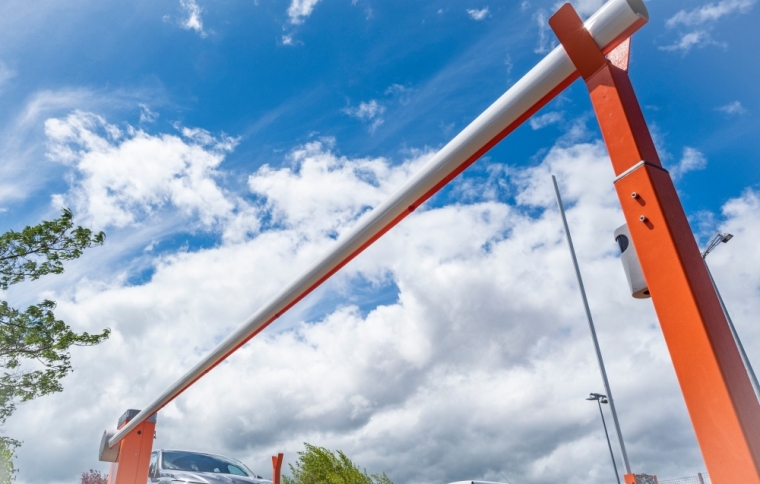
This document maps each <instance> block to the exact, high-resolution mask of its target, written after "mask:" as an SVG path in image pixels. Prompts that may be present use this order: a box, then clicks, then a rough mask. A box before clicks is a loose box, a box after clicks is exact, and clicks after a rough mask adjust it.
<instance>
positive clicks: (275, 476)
mask: <svg viewBox="0 0 760 484" xmlns="http://www.w3.org/2000/svg"><path fill="white" fill-rule="evenodd" d="M282 458H283V455H282V453H279V454H277V455H276V456H274V455H273V456H272V484H280V472H281V471H282Z"/></svg>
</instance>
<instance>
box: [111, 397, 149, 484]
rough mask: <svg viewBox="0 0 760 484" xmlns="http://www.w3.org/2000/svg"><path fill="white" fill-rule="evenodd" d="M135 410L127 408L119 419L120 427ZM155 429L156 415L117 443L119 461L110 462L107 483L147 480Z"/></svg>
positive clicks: (136, 483) (143, 482)
mask: <svg viewBox="0 0 760 484" xmlns="http://www.w3.org/2000/svg"><path fill="white" fill-rule="evenodd" d="M135 415H137V410H128V411H127V412H126V413H125V414H124V415H122V417H121V418H120V419H119V427H118V428H122V427H123V426H124V425H126V424H127V422H129V421H130V420H131V419H132V417H134V416H135ZM155 430H156V416H155V415H154V416H153V417H151V418H149V419H148V420H146V421H145V422H143V423H142V424H140V425H138V426H137V428H135V430H133V431H132V432H130V433H129V435H127V437H125V438H124V440H122V441H121V442H120V443H119V445H120V449H119V461H118V462H114V463H112V464H111V470H110V471H109V472H108V484H145V483H146V482H148V467H149V466H150V453H151V452H152V451H153V434H154V433H155Z"/></svg>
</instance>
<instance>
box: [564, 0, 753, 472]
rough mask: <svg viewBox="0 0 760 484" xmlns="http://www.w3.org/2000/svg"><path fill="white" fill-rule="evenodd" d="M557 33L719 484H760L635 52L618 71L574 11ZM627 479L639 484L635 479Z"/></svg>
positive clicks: (745, 409) (719, 318)
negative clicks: (587, 101)
mask: <svg viewBox="0 0 760 484" xmlns="http://www.w3.org/2000/svg"><path fill="white" fill-rule="evenodd" d="M549 25H551V27H552V29H553V30H554V32H555V34H556V35H557V37H558V38H559V41H560V42H561V43H562V45H563V46H564V48H565V51H566V52H567V54H568V55H569V57H570V59H572V61H573V63H574V64H575V66H576V68H577V69H578V72H579V73H580V74H581V77H583V79H584V80H585V81H586V86H587V87H588V90H589V93H590V95H591V101H592V104H593V106H594V111H595V112H596V116H597V119H598V121H599V126H600V127H601V131H602V136H603V138H604V142H605V144H606V145H607V150H608V152H609V155H610V159H611V161H612V166H613V169H614V171H615V175H616V176H617V179H616V180H615V189H616V190H617V193H618V197H619V198H620V202H621V205H622V208H623V213H624V214H625V219H626V222H627V224H628V227H629V229H630V232H631V238H632V240H633V245H634V246H635V247H636V252H637V253H638V255H639V259H640V262H641V268H642V270H643V273H644V277H645V279H646V282H647V285H648V287H649V291H650V293H651V296H652V302H653V304H654V308H655V311H656V312H657V317H658V319H659V320H660V326H661V327H662V332H663V335H664V336H665V342H666V343H667V345H668V350H669V352H670V356H671V359H672V360H673V366H674V368H675V371H676V375H677V376H678V382H679V384H680V386H681V391H682V392H683V396H684V400H685V401H686V407H687V408H688V410H689V415H690V417H691V421H692V425H693V426H694V431H695V433H696V436H697V440H698V442H699V446H700V449H701V450H702V456H703V457H704V460H705V464H706V465H707V469H708V471H709V472H710V478H711V479H712V481H713V482H714V483H716V484H734V483H739V482H741V483H742V484H751V483H760V404H758V400H757V397H756V396H755V393H754V390H753V389H752V385H751V383H750V380H749V377H748V375H747V371H746V370H745V368H744V364H743V362H742V360H741V357H740V355H739V351H738V349H737V347H736V342H735V341H734V338H733V336H732V335H731V331H730V329H729V327H728V323H727V321H726V318H725V315H724V314H723V311H722V309H721V306H720V303H719V302H718V297H717V295H716V293H715V289H714V288H713V286H712V284H711V283H710V277H709V275H708V274H707V269H706V268H705V264H704V262H703V261H702V257H701V255H700V252H699V248H698V247H697V244H696V241H695V240H694V235H693V233H692V231H691V228H690V227H689V222H688V220H687V218H686V214H685V213H684V210H683V207H682V206H681V202H680V200H679V198H678V194H677V193H676V189H675V187H674V185H673V181H672V180H671V178H670V175H669V174H668V172H667V171H665V170H664V169H663V168H662V165H661V164H660V159H659V157H658V156H657V151H656V150H655V146H654V142H653V141H652V137H651V135H650V133H649V130H648V128H647V125H646V121H645V120H644V115H643V114H642V112H641V108H640V106H639V103H638V100H637V99H636V95H635V93H634V91H633V86H632V85H631V81H630V79H629V77H628V71H627V70H628V69H627V67H628V61H627V59H628V55H627V52H622V55H616V54H621V52H620V51H618V52H617V53H616V52H614V51H613V52H612V53H611V54H610V58H611V60H612V62H610V61H608V60H607V59H606V58H605V57H604V55H603V54H602V52H601V50H600V49H599V47H598V46H597V44H596V42H595V41H594V39H593V38H592V37H591V35H590V34H589V33H588V31H586V29H585V28H584V26H583V22H582V21H581V19H580V18H579V17H578V14H577V13H576V12H575V10H574V9H573V7H572V6H571V5H570V4H565V5H563V6H562V7H561V8H560V9H559V10H558V11H557V12H556V13H555V14H554V15H553V16H552V18H551V19H550V20H549ZM619 48H622V49H627V48H628V47H627V43H624V44H621V47H619ZM616 57H617V58H616ZM625 478H626V483H630V482H635V476H633V475H631V474H629V475H626V476H625ZM632 479H633V480H632Z"/></svg>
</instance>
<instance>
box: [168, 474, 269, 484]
mask: <svg viewBox="0 0 760 484" xmlns="http://www.w3.org/2000/svg"><path fill="white" fill-rule="evenodd" d="M171 478H172V479H174V480H177V481H188V482H191V483H193V484H195V483H198V484H272V481H270V480H268V479H258V478H256V477H245V476H236V475H234V474H216V473H211V472H187V471H171Z"/></svg>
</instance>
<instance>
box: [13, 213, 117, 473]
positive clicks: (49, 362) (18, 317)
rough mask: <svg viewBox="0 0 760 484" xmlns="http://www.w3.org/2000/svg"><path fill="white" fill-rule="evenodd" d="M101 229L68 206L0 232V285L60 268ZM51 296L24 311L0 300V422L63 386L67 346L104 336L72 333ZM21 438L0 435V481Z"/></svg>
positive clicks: (99, 236) (97, 240)
mask: <svg viewBox="0 0 760 484" xmlns="http://www.w3.org/2000/svg"><path fill="white" fill-rule="evenodd" d="M104 240H105V234H103V232H99V233H93V232H92V231H91V230H90V229H86V228H83V227H74V222H73V216H72V214H71V211H70V210H68V209H66V210H63V213H62V214H61V216H60V217H59V218H57V219H55V220H52V221H45V222H42V223H41V224H39V225H35V226H33V227H26V228H24V230H22V231H21V232H15V231H12V230H11V231H9V232H6V233H4V234H2V235H0V289H2V290H5V289H8V286H10V285H11V284H16V283H19V282H22V281H24V280H27V279H29V280H32V281H34V280H37V279H39V278H40V277H42V276H44V275H47V274H60V273H62V272H63V262H64V261H67V260H72V259H76V258H78V257H79V256H80V255H82V252H83V251H84V250H85V249H87V248H90V247H94V246H97V245H102V244H103V241H104ZM53 309H55V302H53V301H49V300H44V301H42V302H41V303H39V304H36V305H33V306H29V307H28V308H27V309H26V310H25V311H19V310H18V309H15V308H13V307H11V306H10V305H9V304H8V303H7V302H6V301H0V371H1V372H2V374H1V375H0V426H2V425H3V424H4V423H5V421H6V420H7V419H8V417H10V416H11V414H13V412H14V411H15V410H16V406H17V405H19V404H21V403H24V402H28V401H29V400H32V399H34V398H37V397H41V396H44V395H49V394H51V393H56V392H60V391H61V390H63V386H62V385H61V379H63V377H65V376H66V375H68V374H69V373H70V372H71V370H72V366H71V354H70V353H69V349H70V348H71V347H72V346H92V345H96V344H98V343H100V342H102V341H104V340H105V339H106V338H108V334H109V332H110V331H109V330H108V329H105V330H103V331H102V332H101V333H99V334H93V335H91V334H88V333H76V332H74V331H72V330H71V328H70V327H69V326H68V325H67V324H66V323H64V322H63V321H61V320H60V319H56V317H55V314H54V313H53ZM20 444H21V443H20V442H19V441H17V440H14V439H12V438H9V437H6V436H2V435H0V483H2V484H5V483H8V482H11V481H12V480H13V478H14V474H15V472H16V469H15V468H14V466H13V457H14V452H15V449H16V448H17V447H18V446H19V445H20Z"/></svg>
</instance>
